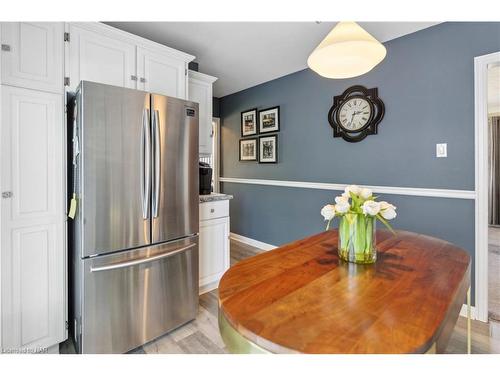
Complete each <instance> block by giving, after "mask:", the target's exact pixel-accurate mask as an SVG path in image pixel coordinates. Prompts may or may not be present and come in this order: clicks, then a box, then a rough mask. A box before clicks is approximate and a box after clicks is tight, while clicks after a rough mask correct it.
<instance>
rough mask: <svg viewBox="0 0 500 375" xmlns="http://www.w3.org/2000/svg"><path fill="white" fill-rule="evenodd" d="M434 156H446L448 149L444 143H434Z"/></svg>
mask: <svg viewBox="0 0 500 375" xmlns="http://www.w3.org/2000/svg"><path fill="white" fill-rule="evenodd" d="M436 157H437V158H446V157H448V150H447V144H446V143H437V144H436Z"/></svg>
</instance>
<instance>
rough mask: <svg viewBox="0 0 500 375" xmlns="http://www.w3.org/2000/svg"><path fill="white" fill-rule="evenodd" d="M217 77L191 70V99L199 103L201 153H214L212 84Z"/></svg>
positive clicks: (189, 91) (189, 95)
mask: <svg viewBox="0 0 500 375" xmlns="http://www.w3.org/2000/svg"><path fill="white" fill-rule="evenodd" d="M216 80H217V78H215V77H212V76H209V75H207V74H203V73H199V72H195V71H192V70H190V71H189V89H188V97H189V100H191V101H193V102H197V103H198V104H199V119H200V125H199V126H200V133H199V152H200V155H210V154H212V139H213V138H212V137H213V129H212V85H213V83H214V82H215V81H216Z"/></svg>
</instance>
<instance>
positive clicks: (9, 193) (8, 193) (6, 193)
mask: <svg viewBox="0 0 500 375" xmlns="http://www.w3.org/2000/svg"><path fill="white" fill-rule="evenodd" d="M2 198H3V199H7V198H12V191H4V192H2Z"/></svg>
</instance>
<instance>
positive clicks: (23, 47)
mask: <svg viewBox="0 0 500 375" xmlns="http://www.w3.org/2000/svg"><path fill="white" fill-rule="evenodd" d="M1 35H2V52H1V53H2V69H1V71H2V75H1V83H2V84H4V85H11V86H18V87H25V88H31V89H35V90H42V91H49V92H54V93H60V94H62V93H63V90H64V86H63V76H64V69H63V56H64V24H63V23H62V22H2V24H1Z"/></svg>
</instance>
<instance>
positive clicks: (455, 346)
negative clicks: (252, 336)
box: [60, 240, 500, 354]
mask: <svg viewBox="0 0 500 375" xmlns="http://www.w3.org/2000/svg"><path fill="white" fill-rule="evenodd" d="M259 252H260V250H258V249H256V248H253V247H251V246H248V245H245V244H242V243H239V242H236V241H233V240H231V265H234V264H235V263H237V262H238V261H240V260H242V259H244V258H247V257H249V256H253V255H255V254H257V253H259ZM217 305H218V304H217V290H214V291H212V292H209V293H205V294H203V295H201V296H200V307H199V311H198V316H197V317H196V319H195V320H193V321H192V322H190V323H187V324H185V325H184V326H182V327H180V328H177V329H176V330H174V331H172V332H170V333H168V334H166V335H164V336H162V337H160V338H158V339H156V340H154V341H152V342H150V343H148V344H146V345H143V346H142V347H140V348H137V349H135V350H133V351H131V352H129V353H130V354H145V353H147V354H183V353H184V354H195V353H197V354H220V353H227V350H226V349H225V345H224V342H223V341H222V339H221V337H220V335H219V327H218V322H217V309H218V306H217ZM466 324H467V322H466V319H465V318H462V317H460V318H459V320H458V322H457V325H456V327H455V329H454V331H453V334H452V337H451V339H450V342H449V344H448V347H447V350H446V352H447V353H448V354H465V353H466V352H467V350H466V343H467V335H466V333H467V330H466ZM489 332H490V328H489V325H488V324H485V323H482V322H479V321H473V322H472V353H500V340H493V339H492V338H491V337H490V334H489ZM60 352H61V353H74V349H73V346H72V345H71V344H70V342H69V340H68V341H66V342H64V343H62V344H61V348H60Z"/></svg>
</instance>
